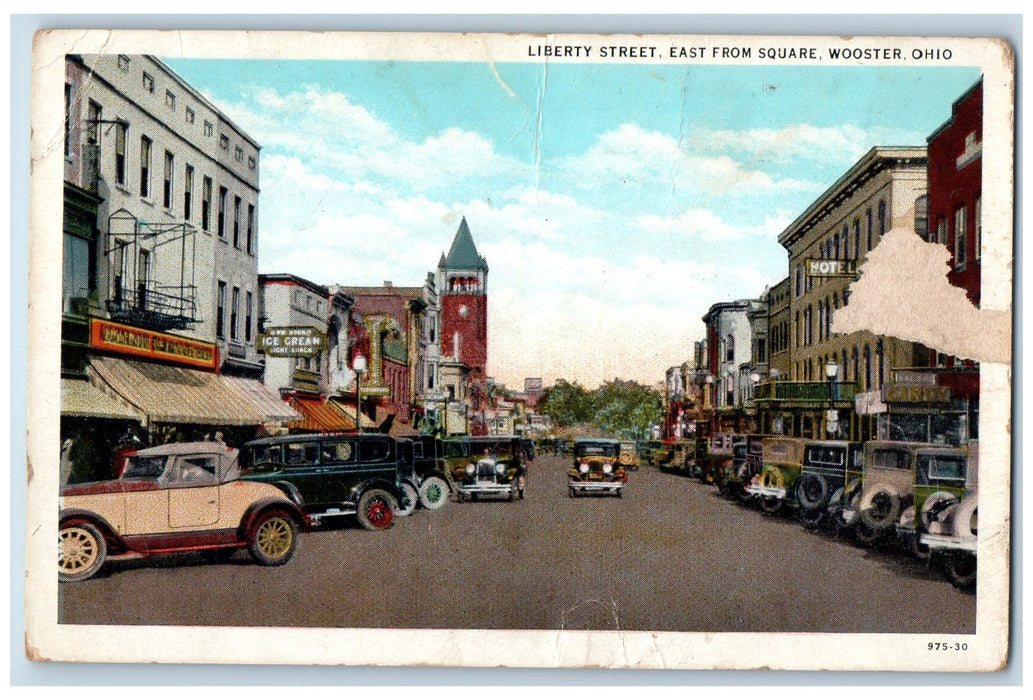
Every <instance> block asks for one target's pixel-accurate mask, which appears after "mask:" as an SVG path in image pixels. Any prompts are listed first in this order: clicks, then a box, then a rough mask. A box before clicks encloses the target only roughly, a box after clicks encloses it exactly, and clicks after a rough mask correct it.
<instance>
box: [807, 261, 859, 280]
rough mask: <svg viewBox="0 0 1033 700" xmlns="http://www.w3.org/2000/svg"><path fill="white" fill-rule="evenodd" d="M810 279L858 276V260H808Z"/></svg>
mask: <svg viewBox="0 0 1033 700" xmlns="http://www.w3.org/2000/svg"><path fill="white" fill-rule="evenodd" d="M804 262H805V265H806V269H807V276H808V277H853V276H855V275H856V274H857V261H856V260H821V259H816V258H807V259H806V260H805V261H804Z"/></svg>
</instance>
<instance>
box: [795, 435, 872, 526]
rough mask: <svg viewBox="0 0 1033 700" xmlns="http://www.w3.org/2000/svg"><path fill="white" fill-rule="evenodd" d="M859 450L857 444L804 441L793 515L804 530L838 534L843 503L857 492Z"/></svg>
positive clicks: (860, 471) (860, 449)
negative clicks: (818, 529)
mask: <svg viewBox="0 0 1033 700" xmlns="http://www.w3.org/2000/svg"><path fill="white" fill-rule="evenodd" d="M862 448H863V445H862V444H861V443H860V442H847V441H844V440H824V441H807V445H806V447H805V448H804V453H803V470H802V473H801V474H800V478H799V479H798V480H797V482H796V505H797V509H796V516H797V518H798V519H799V520H800V522H801V523H802V524H803V526H804V527H806V528H807V529H814V528H817V527H819V526H821V527H825V528H827V529H828V530H830V531H831V532H833V533H837V532H838V531H839V528H840V526H841V525H842V511H843V504H844V503H847V502H849V501H850V500H851V499H852V498H853V496H854V495H855V494H856V493H857V491H858V489H860V485H861V474H862V470H863V462H862V457H863V455H864V450H863V449H862Z"/></svg>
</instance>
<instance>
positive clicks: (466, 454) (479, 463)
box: [442, 435, 526, 501]
mask: <svg viewBox="0 0 1033 700" xmlns="http://www.w3.org/2000/svg"><path fill="white" fill-rule="evenodd" d="M442 447H443V448H444V461H445V470H446V472H447V474H448V478H449V480H450V481H451V483H452V486H453V488H454V489H455V492H456V498H457V499H459V500H460V501H464V500H466V499H468V498H469V499H470V500H472V501H473V500H477V499H478V498H479V497H481V496H506V497H508V498H509V500H511V501H515V500H516V499H518V498H523V497H524V488H525V487H526V476H525V472H526V466H525V463H524V462H525V460H524V450H523V445H522V444H521V439H520V438H518V437H515V436H512V435H509V436H505V435H486V436H477V437H474V436H464V437H459V438H448V439H445V440H442Z"/></svg>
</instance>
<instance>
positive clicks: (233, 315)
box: [215, 280, 254, 343]
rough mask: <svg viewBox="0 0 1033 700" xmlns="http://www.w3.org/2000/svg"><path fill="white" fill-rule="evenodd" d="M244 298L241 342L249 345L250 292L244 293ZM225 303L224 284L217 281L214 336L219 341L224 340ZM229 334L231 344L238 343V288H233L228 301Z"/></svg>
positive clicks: (252, 305) (250, 324)
mask: <svg viewBox="0 0 1033 700" xmlns="http://www.w3.org/2000/svg"><path fill="white" fill-rule="evenodd" d="M244 296H245V299H244V334H243V341H244V342H245V343H250V342H251V338H252V328H253V326H252V315H251V314H252V309H253V308H254V295H253V294H252V293H251V292H245V293H244ZM226 301H227V299H226V283H225V282H223V281H222V280H219V288H218V292H217V296H216V306H215V335H216V337H218V338H219V339H220V340H223V339H225V338H226ZM229 334H230V335H229V339H230V341H231V342H240V339H241V334H240V287H233V289H232V292H231V297H230V299H229Z"/></svg>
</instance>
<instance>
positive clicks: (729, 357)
mask: <svg viewBox="0 0 1033 700" xmlns="http://www.w3.org/2000/svg"><path fill="white" fill-rule="evenodd" d="M725 362H735V338H733V337H732V334H731V333H729V334H728V337H727V338H726V339H725Z"/></svg>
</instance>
